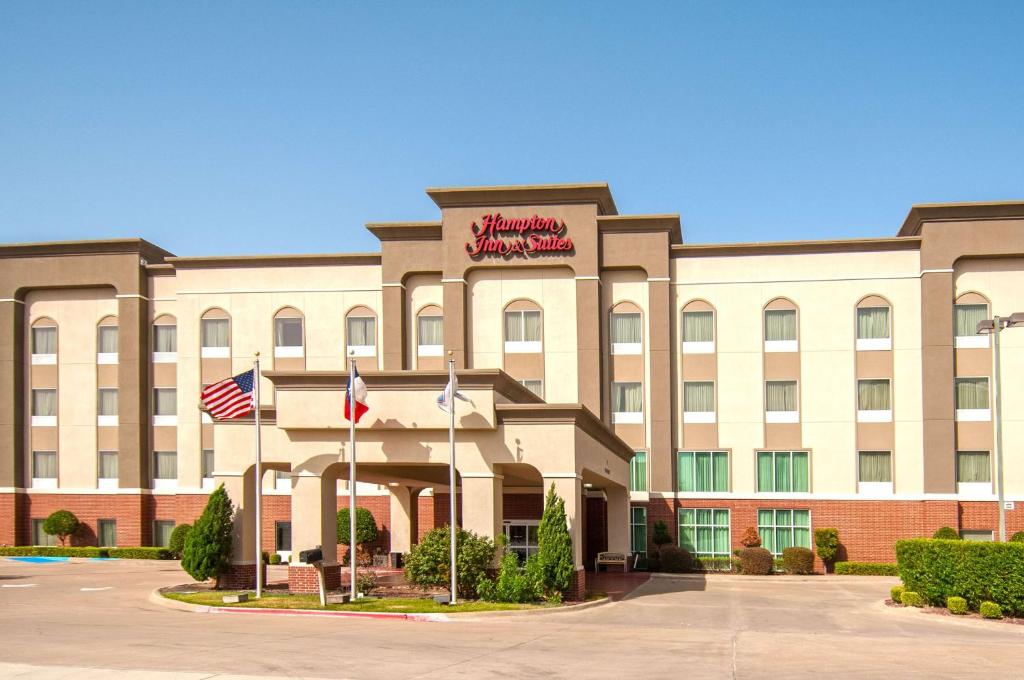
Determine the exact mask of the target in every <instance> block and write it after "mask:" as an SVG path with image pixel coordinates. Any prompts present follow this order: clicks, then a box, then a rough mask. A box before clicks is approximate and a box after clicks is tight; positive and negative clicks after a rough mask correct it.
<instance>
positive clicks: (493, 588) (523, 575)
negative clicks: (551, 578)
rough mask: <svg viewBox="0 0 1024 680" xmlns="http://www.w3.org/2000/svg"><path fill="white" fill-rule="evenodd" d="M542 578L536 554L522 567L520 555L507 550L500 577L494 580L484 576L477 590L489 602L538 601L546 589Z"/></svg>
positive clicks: (502, 559) (502, 561)
mask: <svg viewBox="0 0 1024 680" xmlns="http://www.w3.org/2000/svg"><path fill="white" fill-rule="evenodd" d="M542 579H543V576H542V573H541V569H540V561H539V560H538V559H537V556H536V555H534V556H532V557H530V559H528V560H527V561H526V568H521V567H520V566H519V556H518V555H516V554H515V553H513V552H507V553H505V555H504V556H503V557H502V558H501V570H500V571H499V572H498V577H497V578H496V579H493V580H492V579H489V578H486V577H485V578H483V579H482V580H481V581H480V583H479V584H478V585H477V592H478V593H479V594H480V598H481V599H483V600H487V601H488V602H516V603H521V602H536V601H537V600H539V599H540V598H541V595H542V592H543V589H544V586H543V582H542Z"/></svg>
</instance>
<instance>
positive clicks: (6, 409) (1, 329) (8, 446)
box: [0, 298, 28, 545]
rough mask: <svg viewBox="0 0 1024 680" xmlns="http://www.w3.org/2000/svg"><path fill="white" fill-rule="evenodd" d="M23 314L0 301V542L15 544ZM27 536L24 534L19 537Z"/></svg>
mask: <svg viewBox="0 0 1024 680" xmlns="http://www.w3.org/2000/svg"><path fill="white" fill-rule="evenodd" d="M24 362H25V315H24V309H23V306H22V304H21V303H20V302H16V301H15V300H14V299H13V298H11V299H7V300H3V301H0V452H2V454H0V487H7V488H9V489H12V491H11V492H10V493H3V494H0V545H17V543H18V541H17V538H18V531H17V526H18V520H19V519H20V518H19V517H18V514H17V512H16V511H17V508H18V502H17V496H16V495H15V493H14V491H13V489H15V488H18V487H24V486H26V484H25V470H24V468H25V460H26V456H25V448H24V442H25V417H26V416H25V398H24V396H23V395H24V385H25V365H24ZM23 538H24V539H28V537H27V536H25V537H23Z"/></svg>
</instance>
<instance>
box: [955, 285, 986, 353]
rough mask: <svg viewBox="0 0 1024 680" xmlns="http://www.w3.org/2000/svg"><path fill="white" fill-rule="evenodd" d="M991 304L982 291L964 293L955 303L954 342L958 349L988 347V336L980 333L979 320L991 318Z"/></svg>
mask: <svg viewBox="0 0 1024 680" xmlns="http://www.w3.org/2000/svg"><path fill="white" fill-rule="evenodd" d="M990 309H991V305H990V304H989V301H988V298H986V297H985V296H984V295H982V294H981V293H976V292H973V291H972V292H969V293H963V294H962V295H960V296H959V297H958V298H957V299H956V304H954V305H953V333H954V336H955V340H954V344H955V345H956V347H957V348H958V349H971V348H986V347H988V336H987V335H978V322H979V321H984V320H985V319H989V318H991V316H990Z"/></svg>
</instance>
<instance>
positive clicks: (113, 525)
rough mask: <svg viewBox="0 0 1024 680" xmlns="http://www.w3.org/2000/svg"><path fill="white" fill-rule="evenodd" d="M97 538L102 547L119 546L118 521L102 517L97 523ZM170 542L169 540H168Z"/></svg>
mask: <svg viewBox="0 0 1024 680" xmlns="http://www.w3.org/2000/svg"><path fill="white" fill-rule="evenodd" d="M96 525H97V526H96V538H97V541H98V544H99V546H100V547H101V548H114V547H116V546H117V521H116V520H112V519H101V520H99V521H98V522H97V523H96ZM168 542H169V541H168Z"/></svg>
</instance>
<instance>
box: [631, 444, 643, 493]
mask: <svg viewBox="0 0 1024 680" xmlns="http://www.w3.org/2000/svg"><path fill="white" fill-rule="evenodd" d="M629 490H630V491H647V452H646V451H637V452H636V453H634V454H633V457H632V458H631V459H630V461H629Z"/></svg>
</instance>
